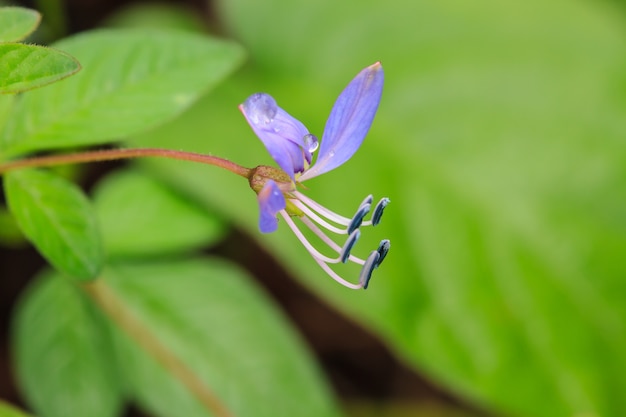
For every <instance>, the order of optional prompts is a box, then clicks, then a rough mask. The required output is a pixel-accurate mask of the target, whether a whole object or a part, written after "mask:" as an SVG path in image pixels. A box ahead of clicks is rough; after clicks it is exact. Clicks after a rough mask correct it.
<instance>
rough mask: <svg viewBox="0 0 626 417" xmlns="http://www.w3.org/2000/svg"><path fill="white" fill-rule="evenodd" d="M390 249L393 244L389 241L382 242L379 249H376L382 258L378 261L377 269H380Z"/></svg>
mask: <svg viewBox="0 0 626 417" xmlns="http://www.w3.org/2000/svg"><path fill="white" fill-rule="evenodd" d="M390 248H391V242H390V241H389V239H384V240H381V241H380V244H379V245H378V249H376V252H378V254H379V255H380V257H379V258H378V261H376V265H375V268H378V266H379V265H380V264H382V263H383V259H385V256H387V253H388V252H389V249H390Z"/></svg>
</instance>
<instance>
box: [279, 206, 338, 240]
mask: <svg viewBox="0 0 626 417" xmlns="http://www.w3.org/2000/svg"><path fill="white" fill-rule="evenodd" d="M290 201H291V202H292V203H293V205H294V206H296V207H298V208H299V209H300V210H302V211H303V212H304V214H306V215H307V216H308V217H310V218H311V219H313V220H315V221H316V222H317V224H319V225H321V226H323V227H325V228H326V229H328V230H330V231H331V232H333V233H337V234H339V235H345V234H346V233H348V231H347V229H340V228H338V227H336V226H333V225H332V224H330V223H328V222H327V221H326V220H324V219H322V218H321V217H320V216H318V215H317V213H315V212H314V211H313V210H311V209H310V208H309V207H307V206H306V205H305V204H304V203H303V202H302V201H300V200H296V199H291V200H290Z"/></svg>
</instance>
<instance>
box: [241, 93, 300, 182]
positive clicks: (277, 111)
mask: <svg viewBox="0 0 626 417" xmlns="http://www.w3.org/2000/svg"><path fill="white" fill-rule="evenodd" d="M239 110H241V112H242V113H243V115H244V117H245V118H246V120H247V121H248V123H249V124H250V127H252V130H253V131H254V133H256V135H257V136H258V137H259V139H261V141H262V142H263V144H264V145H265V148H266V149H267V151H268V152H269V153H270V155H271V156H272V158H273V159H274V161H276V163H277V164H278V166H280V167H281V168H282V169H283V171H285V172H286V173H287V174H289V176H290V177H291V179H292V180H293V179H294V174H296V173H298V172H302V171H304V166H305V160H306V161H307V163H310V162H311V153H310V152H309V150H308V147H307V146H305V139H304V137H305V136H306V135H308V134H309V131H308V130H307V128H306V127H305V126H304V125H303V124H302V123H301V122H300V121H298V120H297V119H295V118H294V117H292V116H291V115H289V114H288V113H287V112H286V111H284V110H283V109H281V108H280V107H278V105H277V104H276V101H275V100H274V98H272V96H270V95H269V94H265V93H257V94H253V95H251V96H250V97H248V99H247V100H246V101H245V102H244V103H243V104H242V105H240V106H239Z"/></svg>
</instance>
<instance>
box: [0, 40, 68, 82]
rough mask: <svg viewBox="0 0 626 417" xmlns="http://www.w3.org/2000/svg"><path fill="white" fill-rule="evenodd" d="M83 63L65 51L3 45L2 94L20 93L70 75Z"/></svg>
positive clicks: (0, 53) (0, 55) (0, 61)
mask: <svg viewBox="0 0 626 417" xmlns="http://www.w3.org/2000/svg"><path fill="white" fill-rule="evenodd" d="M79 69H80V64H79V63H78V61H76V60H75V59H74V58H73V57H71V56H70V55H68V54H66V53H65V52H61V51H58V50H56V49H52V48H47V47H45V46H38V45H24V44H21V43H2V44H0V71H2V73H4V74H5V75H4V76H2V77H0V94H6V93H20V92H23V91H27V90H31V89H33V88H37V87H41V86H44V85H46V84H50V83H53V82H55V81H58V80H60V79H63V78H65V77H69V76H70V75H72V74H74V73H75V72H77V71H78V70H79Z"/></svg>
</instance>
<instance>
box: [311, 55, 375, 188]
mask: <svg viewBox="0 0 626 417" xmlns="http://www.w3.org/2000/svg"><path fill="white" fill-rule="evenodd" d="M383 81H384V74H383V67H382V66H381V64H380V62H377V63H375V64H374V65H370V66H369V67H367V68H365V69H364V70H362V71H361V72H360V73H359V74H358V75H357V76H356V77H355V78H354V79H353V80H352V81H351V82H350V84H348V86H347V87H346V88H345V89H344V90H343V92H342V93H341V94H340V95H339V98H338V99H337V101H336V102H335V105H334V106H333V109H332V111H331V112H330V116H329V117H328V121H327V122H326V127H325V128H324V135H323V136H322V144H321V146H320V150H319V156H318V157H317V161H316V162H315V165H313V166H312V167H311V168H310V169H308V170H307V171H306V172H305V173H304V174H302V176H301V177H300V181H303V180H306V179H309V178H313V177H316V176H318V175H320V174H323V173H325V172H328V171H330V170H331V169H335V168H337V167H338V166H339V165H341V164H343V163H344V162H346V161H347V160H348V159H350V158H351V157H352V155H354V153H355V152H356V150H357V149H359V147H360V146H361V143H362V142H363V139H365V135H367V132H368V131H369V128H370V126H371V125H372V121H373V120H374V115H375V114H376V109H378V103H379V102H380V97H381V95H382V91H383Z"/></svg>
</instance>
